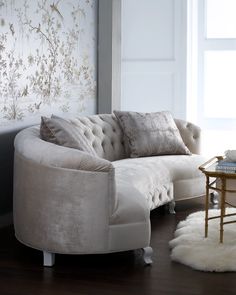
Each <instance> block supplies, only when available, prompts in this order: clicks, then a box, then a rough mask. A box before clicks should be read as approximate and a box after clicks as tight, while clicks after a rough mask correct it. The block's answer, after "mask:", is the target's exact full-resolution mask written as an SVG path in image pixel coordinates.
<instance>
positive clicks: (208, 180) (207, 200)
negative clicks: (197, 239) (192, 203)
mask: <svg viewBox="0 0 236 295" xmlns="http://www.w3.org/2000/svg"><path fill="white" fill-rule="evenodd" d="M209 183H210V178H209V176H207V177H206V203H205V238H207V236H208V208H209Z"/></svg>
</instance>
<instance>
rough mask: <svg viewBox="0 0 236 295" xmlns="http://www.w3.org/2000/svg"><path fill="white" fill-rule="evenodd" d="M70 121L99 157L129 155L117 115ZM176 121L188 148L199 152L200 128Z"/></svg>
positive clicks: (112, 158) (108, 158) (80, 118)
mask: <svg viewBox="0 0 236 295" xmlns="http://www.w3.org/2000/svg"><path fill="white" fill-rule="evenodd" d="M70 121H71V122H72V123H73V124H75V125H76V126H78V127H79V128H80V129H81V130H82V131H83V133H84V135H85V136H86V137H87V139H88V140H89V141H90V143H91V145H92V146H93V148H94V150H95V151H96V153H97V155H98V156H99V157H101V158H103V159H106V160H109V161H116V160H120V159H123V158H127V157H129V155H128V154H127V152H126V150H125V147H124V141H123V131H122V130H121V128H120V126H119V123H118V121H117V119H116V117H115V115H113V114H101V115H92V116H86V117H78V118H75V119H71V120H70ZM175 123H176V125H177V127H178V129H179V131H180V134H181V136H182V139H183V141H184V143H185V144H186V146H187V147H188V149H189V150H190V151H191V152H192V153H194V154H199V153H200V128H199V127H198V126H196V125H194V124H192V123H189V122H186V121H184V120H180V119H175Z"/></svg>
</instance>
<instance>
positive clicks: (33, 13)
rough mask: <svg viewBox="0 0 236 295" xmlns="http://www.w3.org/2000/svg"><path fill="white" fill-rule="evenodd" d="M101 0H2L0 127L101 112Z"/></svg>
mask: <svg viewBox="0 0 236 295" xmlns="http://www.w3.org/2000/svg"><path fill="white" fill-rule="evenodd" d="M96 2H97V0H0V126H9V125H13V124H16V123H20V122H33V121H34V122H36V121H37V120H39V118H40V116H41V115H50V114H51V113H54V114H64V115H66V114H70V115H71V114H74V115H79V114H84V113H85V114H87V113H95V111H96V110H95V107H96V13H97V3H96Z"/></svg>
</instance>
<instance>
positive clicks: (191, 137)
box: [175, 119, 201, 154]
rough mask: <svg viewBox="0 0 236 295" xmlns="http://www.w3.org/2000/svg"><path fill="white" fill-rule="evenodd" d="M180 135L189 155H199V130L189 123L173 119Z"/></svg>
mask: <svg viewBox="0 0 236 295" xmlns="http://www.w3.org/2000/svg"><path fill="white" fill-rule="evenodd" d="M175 123H176V125H177V127H178V129H179V132H180V135H181V137H182V139H183V141H184V143H185V145H186V146H187V147H188V149H189V150H190V152H191V153H193V154H200V148H201V128H200V127H198V126H196V125H195V124H192V123H190V122H187V121H184V120H180V119H175Z"/></svg>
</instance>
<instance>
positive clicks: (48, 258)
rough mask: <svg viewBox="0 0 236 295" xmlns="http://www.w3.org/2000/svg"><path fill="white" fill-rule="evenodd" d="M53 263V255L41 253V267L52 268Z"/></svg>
mask: <svg viewBox="0 0 236 295" xmlns="http://www.w3.org/2000/svg"><path fill="white" fill-rule="evenodd" d="M54 263H55V253H49V252H46V251H43V266H53V265H54Z"/></svg>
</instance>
